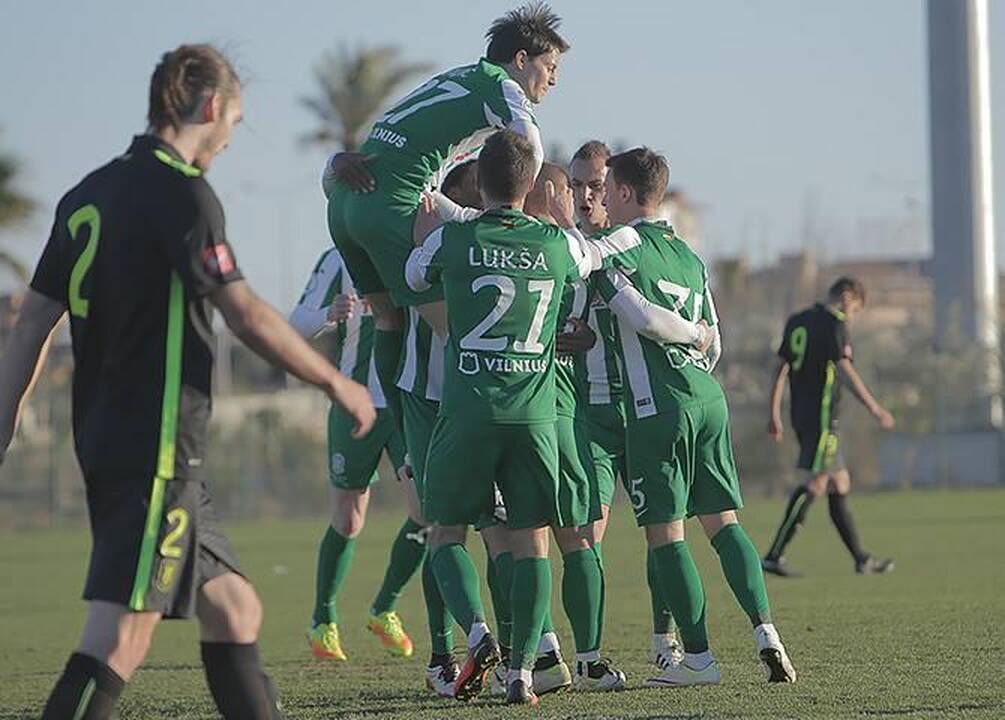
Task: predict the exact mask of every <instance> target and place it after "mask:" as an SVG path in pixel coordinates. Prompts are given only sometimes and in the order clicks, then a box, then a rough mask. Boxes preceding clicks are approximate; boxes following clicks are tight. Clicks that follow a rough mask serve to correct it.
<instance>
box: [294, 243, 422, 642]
mask: <svg viewBox="0 0 1005 720" xmlns="http://www.w3.org/2000/svg"><path fill="white" fill-rule="evenodd" d="M290 324H291V325H292V326H293V327H294V328H296V330H297V331H298V332H299V333H300V334H301V335H303V336H304V337H308V338H314V337H318V336H320V335H323V334H325V333H329V332H334V333H336V351H335V352H336V362H337V363H338V365H339V367H340V369H341V371H342V372H343V373H344V374H345V375H347V376H349V377H351V378H353V379H354V380H356V381H357V382H359V383H362V384H365V385H366V386H367V388H368V389H369V390H370V394H371V395H372V397H373V400H374V406H375V407H376V408H377V422H376V424H375V425H374V429H373V430H372V431H371V432H370V433H369V434H368V435H367V436H366V437H364V438H361V439H358V440H357V439H355V438H353V437H352V426H351V425H350V423H349V422H347V420H346V418H345V416H344V415H343V414H342V413H341V412H340V411H339V409H338V408H337V407H335V406H332V408H331V410H330V411H329V413H328V478H329V481H330V482H331V484H332V493H331V507H332V517H331V523H330V524H329V526H328V528H327V530H326V531H325V535H324V538H323V539H322V541H321V546H320V548H319V550H318V571H317V577H316V586H315V601H314V611H313V616H312V621H311V628H310V630H309V631H308V640H309V642H310V646H311V652H312V653H313V655H314V657H317V658H320V659H331V660H345V659H346V654H345V652H344V651H343V649H342V645H341V642H340V640H339V633H338V615H337V611H336V598H337V595H338V591H339V588H340V587H341V585H342V583H343V581H344V580H345V578H346V576H347V575H348V573H349V567H350V565H351V563H352V558H353V553H354V550H355V543H356V537H357V536H358V535H359V533H360V532H361V531H362V529H363V523H364V522H365V519H366V513H367V508H368V506H369V502H370V485H371V484H372V483H373V482H374V481H375V480H376V479H377V465H378V463H379V462H380V457H381V455H382V454H383V453H385V452H386V453H387V455H388V457H389V458H390V460H391V462H392V464H393V466H394V467H395V468H396V469H397V471H398V477H399V479H400V480H401V481H402V482H403V483H405V486H406V496H407V498H408V501H409V512H408V518H407V519H406V520H405V523H404V524H403V525H402V526H401V529H400V530H399V531H398V535H397V536H396V537H395V539H394V542H393V543H392V545H391V555H390V559H389V562H388V566H387V571H386V572H385V574H384V582H383V584H382V585H381V587H380V590H379V591H378V593H377V597H376V598H375V599H374V601H373V605H372V606H371V609H370V619H369V622H368V623H367V627H368V628H369V629H370V631H371V632H372V633H374V634H375V635H376V636H377V637H378V638H379V639H380V641H381V644H382V645H383V646H384V648H385V649H386V650H387V651H388V652H389V653H391V654H392V655H395V656H398V657H410V656H411V654H412V641H411V639H410V638H409V637H408V634H407V633H406V632H405V630H404V628H403V626H402V623H401V619H400V618H399V617H398V614H397V613H396V612H395V610H394V606H395V604H396V602H397V599H398V597H399V596H400V595H401V591H402V589H403V588H404V586H405V584H406V583H407V582H408V581H409V580H410V579H411V577H412V576H413V575H414V574H415V571H416V570H417V569H418V568H419V566H420V565H421V564H422V561H423V559H424V558H425V555H426V535H427V532H426V528H425V525H424V524H423V523H422V521H421V517H422V516H421V512H420V510H419V506H418V496H417V495H416V493H415V489H414V486H412V481H411V478H410V477H409V476H408V473H407V472H406V465H405V444H404V442H403V441H402V439H401V437H400V435H399V433H398V430H397V427H396V425H395V423H394V420H393V418H391V417H390V415H389V411H388V410H387V409H386V402H385V400H384V392H383V390H382V389H381V387H380V382H379V381H378V380H377V374H376V371H375V370H374V366H373V353H372V349H373V318H372V317H371V314H370V310H369V308H368V307H367V305H366V302H365V301H361V300H359V299H358V298H357V297H356V291H355V287H354V286H353V283H352V278H351V277H349V274H348V273H347V272H346V271H345V267H344V265H343V263H342V257H341V256H340V255H339V253H338V250H336V249H335V248H331V249H329V250H327V251H326V252H325V253H324V254H323V255H322V256H321V258H320V259H319V260H318V262H317V264H316V265H315V267H314V270H313V271H312V272H311V276H310V278H309V279H308V281H307V286H306V288H305V290H304V293H303V296H302V297H301V298H300V301H299V302H298V303H297V305H296V307H295V308H294V309H293V312H291V313H290Z"/></svg>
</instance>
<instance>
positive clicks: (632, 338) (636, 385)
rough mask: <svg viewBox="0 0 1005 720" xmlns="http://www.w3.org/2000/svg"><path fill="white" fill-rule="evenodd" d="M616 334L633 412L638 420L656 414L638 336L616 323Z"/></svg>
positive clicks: (621, 324)
mask: <svg viewBox="0 0 1005 720" xmlns="http://www.w3.org/2000/svg"><path fill="white" fill-rule="evenodd" d="M618 333H619V334H620V335H621V352H622V354H623V356H624V359H625V375H626V376H627V378H628V385H629V387H630V388H631V389H632V400H633V402H634V403H635V407H634V408H633V412H634V413H635V417H637V418H639V419H640V420H641V419H642V418H645V417H650V416H652V415H655V414H656V402H655V401H654V399H653V388H652V385H651V384H650V383H649V369H648V368H647V367H646V358H645V355H643V353H642V344H641V342H640V341H639V336H638V335H637V334H636V333H635V331H634V330H632V329H631V328H629V327H626V326H625V323H618Z"/></svg>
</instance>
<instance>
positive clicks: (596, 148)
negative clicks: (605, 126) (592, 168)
mask: <svg viewBox="0 0 1005 720" xmlns="http://www.w3.org/2000/svg"><path fill="white" fill-rule="evenodd" d="M609 157H611V149H610V148H609V147H607V144H606V143H604V142H601V141H600V140H587V141H586V142H585V143H583V144H582V145H580V146H579V150H577V151H576V154H575V155H573V156H572V159H573V160H604V161H605V162H606V161H607V159H608V158H609Z"/></svg>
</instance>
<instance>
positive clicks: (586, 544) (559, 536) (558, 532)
mask: <svg viewBox="0 0 1005 720" xmlns="http://www.w3.org/2000/svg"><path fill="white" fill-rule="evenodd" d="M555 541H556V542H557V543H558V548H559V550H561V551H562V554H563V555H566V554H568V553H571V552H576V551H578V550H588V549H590V547H592V546H593V528H592V525H585V526H583V527H579V528H555Z"/></svg>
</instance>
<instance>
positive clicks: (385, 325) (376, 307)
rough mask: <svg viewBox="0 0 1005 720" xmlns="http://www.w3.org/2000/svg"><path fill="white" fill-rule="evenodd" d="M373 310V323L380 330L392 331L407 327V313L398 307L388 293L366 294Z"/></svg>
mask: <svg viewBox="0 0 1005 720" xmlns="http://www.w3.org/2000/svg"><path fill="white" fill-rule="evenodd" d="M366 299H367V301H369V303H370V310H371V311H372V312H373V324H374V327H376V328H377V329H378V330H384V331H387V332H391V331H394V330H401V329H403V328H404V327H405V314H404V312H402V310H401V308H399V307H397V306H396V305H395V304H394V302H393V301H392V300H391V296H390V295H388V294H387V293H371V294H369V295H367V296H366Z"/></svg>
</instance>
